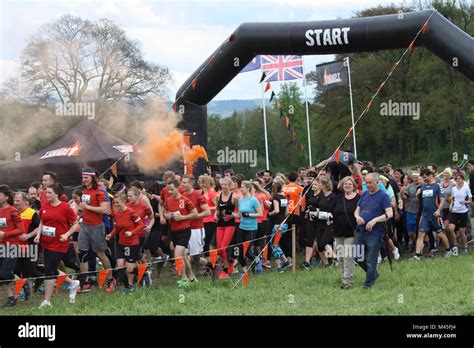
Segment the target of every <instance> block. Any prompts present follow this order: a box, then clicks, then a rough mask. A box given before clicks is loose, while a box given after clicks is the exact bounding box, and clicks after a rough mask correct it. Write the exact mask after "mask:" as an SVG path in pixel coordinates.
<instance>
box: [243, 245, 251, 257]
mask: <svg viewBox="0 0 474 348" xmlns="http://www.w3.org/2000/svg"><path fill="white" fill-rule="evenodd" d="M249 246H250V242H244V255H243V256H244V257H245V255H247V249H248V248H249Z"/></svg>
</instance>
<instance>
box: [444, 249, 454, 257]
mask: <svg viewBox="0 0 474 348" xmlns="http://www.w3.org/2000/svg"><path fill="white" fill-rule="evenodd" d="M451 256H454V255H453V252H452V251H451V250H446V253H445V254H444V258H445V259H449V258H450V257H451Z"/></svg>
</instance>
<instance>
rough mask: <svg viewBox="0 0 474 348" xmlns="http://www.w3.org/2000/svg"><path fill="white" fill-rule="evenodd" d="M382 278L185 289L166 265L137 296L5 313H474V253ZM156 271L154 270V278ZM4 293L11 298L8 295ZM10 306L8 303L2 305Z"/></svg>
mask: <svg viewBox="0 0 474 348" xmlns="http://www.w3.org/2000/svg"><path fill="white" fill-rule="evenodd" d="M379 272H380V274H381V275H380V278H379V279H378V282H377V283H376V285H375V286H374V287H373V288H372V289H369V290H365V289H363V281H364V279H365V273H364V272H363V271H362V270H361V269H360V268H359V267H357V268H356V275H355V282H356V286H355V288H353V289H350V290H342V289H340V288H339V282H340V280H339V269H338V268H329V269H322V268H319V267H314V268H313V269H311V270H310V271H303V270H300V269H298V270H297V272H296V274H292V273H291V271H289V272H288V273H284V274H278V273H272V272H270V271H266V272H264V273H263V274H261V275H258V276H253V275H252V274H251V275H250V276H249V284H248V286H246V287H244V286H243V284H242V283H240V284H239V285H238V286H237V288H236V289H234V290H232V287H233V285H234V284H235V282H236V281H237V279H238V278H237V277H238V276H237V275H234V277H233V278H232V279H228V280H215V281H213V280H212V279H211V278H210V277H202V278H199V283H198V284H193V285H192V286H191V287H189V288H187V289H185V290H178V289H176V287H175V282H176V276H175V275H173V274H172V273H171V271H170V268H169V267H165V268H164V269H163V272H162V274H161V276H160V279H158V280H156V279H154V282H153V285H152V287H151V288H150V289H143V288H141V289H137V290H136V291H135V292H133V293H131V294H124V293H122V290H121V288H117V290H116V291H115V292H114V293H112V294H108V293H106V292H105V291H104V290H100V289H93V290H92V291H91V292H89V293H84V294H78V296H77V299H76V303H75V304H69V302H68V298H67V291H60V292H59V293H58V294H54V295H53V299H52V303H53V308H51V309H47V310H39V309H38V308H37V307H38V305H39V304H40V302H41V300H42V296H41V294H39V293H37V294H35V296H34V297H33V298H32V299H30V300H29V301H28V302H21V303H19V305H18V306H16V307H14V308H8V309H2V310H1V314H2V315H474V291H473V290H474V255H473V254H472V249H471V251H470V254H469V255H468V256H459V257H456V258H451V259H450V260H446V259H444V258H442V257H440V256H438V257H437V258H435V259H427V258H425V259H424V260H422V261H420V262H417V261H414V260H406V259H404V260H402V261H395V262H394V266H393V271H390V268H389V265H388V264H386V263H385V264H382V265H380V266H379ZM155 276H156V272H154V277H155ZM2 295H3V293H2ZM2 300H3V299H2Z"/></svg>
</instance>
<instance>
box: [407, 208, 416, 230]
mask: <svg viewBox="0 0 474 348" xmlns="http://www.w3.org/2000/svg"><path fill="white" fill-rule="evenodd" d="M416 218H417V214H414V213H408V212H407V213H406V228H407V232H416Z"/></svg>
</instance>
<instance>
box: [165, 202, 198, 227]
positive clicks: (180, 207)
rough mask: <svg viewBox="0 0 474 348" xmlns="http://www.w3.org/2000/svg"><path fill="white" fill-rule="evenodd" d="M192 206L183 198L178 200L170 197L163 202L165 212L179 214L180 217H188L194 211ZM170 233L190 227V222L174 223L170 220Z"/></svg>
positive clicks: (174, 221)
mask: <svg viewBox="0 0 474 348" xmlns="http://www.w3.org/2000/svg"><path fill="white" fill-rule="evenodd" d="M194 208H195V207H194V204H193V203H192V202H191V201H190V200H189V198H187V197H185V196H181V197H179V198H174V197H170V198H168V199H167V200H166V201H165V210H166V211H167V212H169V213H176V212H179V213H180V214H181V215H188V214H190V213H191V212H192V211H193V209H194ZM169 221H170V226H171V231H173V232H176V231H181V230H185V229H187V228H190V227H191V224H190V220H181V221H176V220H174V219H170V220H169Z"/></svg>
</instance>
